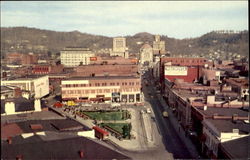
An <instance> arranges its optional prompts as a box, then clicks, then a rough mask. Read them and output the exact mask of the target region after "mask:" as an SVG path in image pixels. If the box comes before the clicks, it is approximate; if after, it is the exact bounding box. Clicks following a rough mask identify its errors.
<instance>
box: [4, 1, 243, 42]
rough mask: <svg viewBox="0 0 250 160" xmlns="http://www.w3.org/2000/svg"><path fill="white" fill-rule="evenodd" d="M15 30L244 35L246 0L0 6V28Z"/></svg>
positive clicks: (197, 35)
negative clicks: (230, 33)
mask: <svg viewBox="0 0 250 160" xmlns="http://www.w3.org/2000/svg"><path fill="white" fill-rule="evenodd" d="M16 26H26V27H32V28H39V29H47V30H54V31H66V32H70V31H75V30H78V31H80V32H82V33H90V34H95V35H103V36H109V37H115V36H127V35H131V36H132V35H134V34H136V33H139V32H148V33H151V34H160V35H166V36H168V37H173V38H179V39H183V38H194V37H199V36H201V35H203V34H206V33H208V32H211V31H213V30H236V31H242V30H248V1H1V27H16Z"/></svg>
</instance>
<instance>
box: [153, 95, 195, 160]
mask: <svg viewBox="0 0 250 160" xmlns="http://www.w3.org/2000/svg"><path fill="white" fill-rule="evenodd" d="M157 97H158V99H159V100H160V103H161V104H162V106H163V107H164V109H165V110H166V111H167V112H168V114H169V119H170V122H171V124H172V126H173V127H174V129H175V130H176V132H177V133H179V134H178V135H179V137H180V138H181V140H182V141H183V142H184V143H185V145H186V147H187V148H188V151H189V153H190V154H191V156H192V157H193V158H197V157H198V156H199V153H198V152H197V150H196V147H195V146H194V144H193V143H192V142H191V140H190V139H189V138H188V137H187V136H186V135H185V131H184V129H183V128H182V127H181V126H180V124H179V122H178V121H177V120H176V118H175V116H174V115H173V113H172V110H171V109H170V108H169V106H168V105H167V104H166V102H165V100H164V99H163V98H162V96H161V95H157Z"/></svg>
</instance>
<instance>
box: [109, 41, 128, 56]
mask: <svg viewBox="0 0 250 160" xmlns="http://www.w3.org/2000/svg"><path fill="white" fill-rule="evenodd" d="M110 56H121V57H124V58H128V51H127V47H126V38H123V37H116V38H113V50H112V51H111V52H110Z"/></svg>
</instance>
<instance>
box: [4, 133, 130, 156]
mask: <svg viewBox="0 0 250 160" xmlns="http://www.w3.org/2000/svg"><path fill="white" fill-rule="evenodd" d="M54 136H55V135H54ZM58 136H61V135H58ZM1 144H2V148H1V158H2V159H16V156H17V155H22V156H23V158H24V159H81V158H80V154H79V153H80V151H82V152H83V155H84V157H83V158H84V159H89V160H93V159H130V158H129V157H127V156H125V155H124V154H122V153H119V152H117V151H115V150H112V149H110V148H108V147H106V146H104V145H102V144H100V143H97V142H96V141H94V140H90V139H88V138H84V137H71V138H64V139H57V140H48V141H44V140H42V137H41V136H37V135H35V136H32V137H29V138H26V139H23V138H22V137H21V136H18V137H14V138H12V144H11V145H10V144H8V143H7V142H6V141H2V143H1ZM67 146H68V147H67ZM41 151H42V152H41Z"/></svg>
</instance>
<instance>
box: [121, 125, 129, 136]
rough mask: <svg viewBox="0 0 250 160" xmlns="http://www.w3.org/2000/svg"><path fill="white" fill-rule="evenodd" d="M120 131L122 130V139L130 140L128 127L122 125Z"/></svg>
mask: <svg viewBox="0 0 250 160" xmlns="http://www.w3.org/2000/svg"><path fill="white" fill-rule="evenodd" d="M122 130H123V138H126V137H128V138H130V127H129V126H128V125H124V126H123V127H122Z"/></svg>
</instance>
